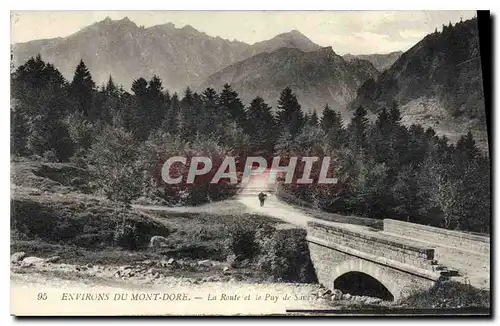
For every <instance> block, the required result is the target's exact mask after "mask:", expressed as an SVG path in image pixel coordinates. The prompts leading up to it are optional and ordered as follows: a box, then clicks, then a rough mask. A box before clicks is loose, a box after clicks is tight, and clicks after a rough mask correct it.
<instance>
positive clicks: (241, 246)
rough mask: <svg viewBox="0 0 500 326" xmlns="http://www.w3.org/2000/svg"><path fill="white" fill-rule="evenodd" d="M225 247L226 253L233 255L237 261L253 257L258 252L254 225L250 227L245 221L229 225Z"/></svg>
mask: <svg viewBox="0 0 500 326" xmlns="http://www.w3.org/2000/svg"><path fill="white" fill-rule="evenodd" d="M225 248H226V251H227V253H228V255H231V254H232V255H234V256H235V257H236V261H238V262H241V261H243V260H245V259H254V258H255V257H256V256H257V254H258V252H259V245H258V244H257V241H256V230H255V227H253V228H252V226H250V225H249V224H246V223H245V224H242V225H236V226H234V227H231V228H230V229H229V236H228V238H227V240H226V243H225Z"/></svg>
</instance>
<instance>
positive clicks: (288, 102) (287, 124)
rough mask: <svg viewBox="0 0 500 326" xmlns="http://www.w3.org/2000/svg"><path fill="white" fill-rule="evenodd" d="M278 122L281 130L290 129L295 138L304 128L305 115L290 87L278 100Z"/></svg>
mask: <svg viewBox="0 0 500 326" xmlns="http://www.w3.org/2000/svg"><path fill="white" fill-rule="evenodd" d="M277 121H278V125H279V128H280V129H282V130H283V129H288V130H289V131H290V134H291V135H292V137H293V138H295V137H296V136H297V135H298V134H300V132H301V131H302V128H303V127H304V113H303V112H302V109H301V106H300V104H299V102H298V101H297V97H296V96H295V94H294V93H293V92H292V89H291V88H290V87H286V88H285V89H284V90H283V91H282V92H281V95H280V97H279V99H278V110H277Z"/></svg>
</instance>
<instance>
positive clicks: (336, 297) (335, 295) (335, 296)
mask: <svg viewBox="0 0 500 326" xmlns="http://www.w3.org/2000/svg"><path fill="white" fill-rule="evenodd" d="M331 299H332V300H341V299H342V291H340V290H338V289H335V290H333V291H332V296H331Z"/></svg>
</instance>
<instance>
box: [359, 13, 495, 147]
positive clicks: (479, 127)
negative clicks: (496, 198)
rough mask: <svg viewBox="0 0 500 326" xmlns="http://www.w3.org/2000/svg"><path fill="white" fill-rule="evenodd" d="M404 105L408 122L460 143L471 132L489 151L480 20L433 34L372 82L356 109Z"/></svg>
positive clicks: (378, 108)
mask: <svg viewBox="0 0 500 326" xmlns="http://www.w3.org/2000/svg"><path fill="white" fill-rule="evenodd" d="M394 103H396V104H398V105H399V106H400V108H401V113H402V116H403V121H404V122H405V123H407V124H410V123H420V124H422V125H424V126H425V127H432V128H434V129H435V130H436V131H437V132H438V133H440V134H444V135H447V136H449V137H450V138H452V139H456V138H457V137H458V136H459V135H460V134H463V133H466V132H467V130H468V129H471V130H472V131H473V132H474V133H475V135H476V137H477V139H478V140H479V142H480V143H481V144H482V145H483V146H484V145H485V141H486V139H485V138H486V124H485V107H484V98H483V86H482V72H481V60H480V53H479V39H478V30H477V20H476V19H470V20H467V21H464V22H460V23H457V24H456V25H454V26H451V25H449V26H446V27H445V28H444V30H443V31H442V32H435V33H432V34H429V35H427V36H426V37H425V38H424V39H423V40H422V41H420V42H419V43H417V44H416V45H415V46H414V47H412V48H411V49H409V50H408V51H406V52H405V53H404V54H402V55H401V57H400V58H399V59H398V60H397V61H396V62H394V64H393V65H392V66H391V67H390V68H389V69H387V70H386V71H384V72H383V73H382V74H381V75H380V76H379V78H378V80H376V81H374V80H369V81H367V82H366V83H365V84H364V85H363V86H362V87H361V88H360V89H359V91H358V95H357V97H356V99H355V100H354V101H353V102H352V103H351V105H350V106H351V108H355V107H357V106H359V105H362V106H364V107H366V108H368V109H369V110H371V111H372V112H378V111H379V110H380V109H381V108H382V107H390V106H391V105H394Z"/></svg>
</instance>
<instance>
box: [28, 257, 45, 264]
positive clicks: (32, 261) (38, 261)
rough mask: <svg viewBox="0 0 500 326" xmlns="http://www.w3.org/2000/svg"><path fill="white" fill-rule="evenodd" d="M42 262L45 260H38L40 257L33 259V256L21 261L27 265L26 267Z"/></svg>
mask: <svg viewBox="0 0 500 326" xmlns="http://www.w3.org/2000/svg"><path fill="white" fill-rule="evenodd" d="M44 261H45V259H43V258H40V257H34V256H30V257H26V258H24V259H23V263H24V264H27V265H36V264H41V263H43V262H44Z"/></svg>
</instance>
